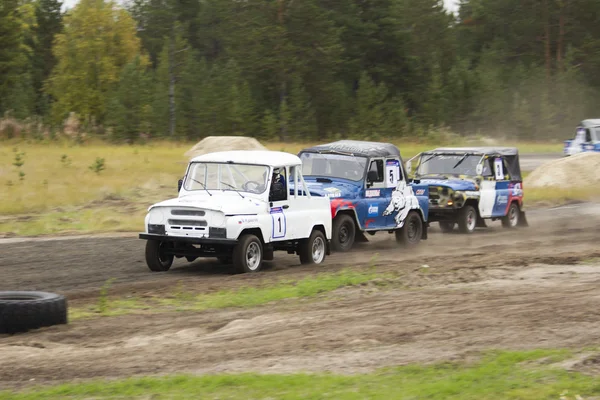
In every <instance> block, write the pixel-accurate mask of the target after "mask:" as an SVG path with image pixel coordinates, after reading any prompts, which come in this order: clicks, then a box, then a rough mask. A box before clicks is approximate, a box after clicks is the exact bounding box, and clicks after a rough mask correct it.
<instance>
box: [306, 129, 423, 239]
mask: <svg viewBox="0 0 600 400" xmlns="http://www.w3.org/2000/svg"><path fill="white" fill-rule="evenodd" d="M298 156H299V157H300V159H301V160H302V174H303V175H304V179H305V180H306V184H307V186H308V188H309V191H310V193H311V194H312V195H314V196H327V197H329V199H330V201H331V217H332V218H333V227H332V229H333V232H332V238H331V247H332V249H333V250H335V251H348V250H350V249H351V248H352V245H353V244H354V242H355V240H360V241H367V238H366V236H365V235H364V234H363V232H365V233H368V234H370V235H374V234H375V233H376V232H378V231H385V232H389V233H395V235H396V240H397V241H398V242H399V243H401V244H405V245H416V244H417V243H419V242H420V241H421V239H427V208H428V196H427V186H426V185H415V184H413V183H412V182H409V181H408V179H407V176H406V173H405V171H404V165H403V162H402V158H401V156H400V150H399V149H398V148H397V147H396V146H394V145H393V144H389V143H378V142H365V141H357V140H340V141H337V142H333V143H328V144H322V145H318V146H314V147H310V148H306V149H304V150H302V151H301V152H300V153H299V154H298Z"/></svg>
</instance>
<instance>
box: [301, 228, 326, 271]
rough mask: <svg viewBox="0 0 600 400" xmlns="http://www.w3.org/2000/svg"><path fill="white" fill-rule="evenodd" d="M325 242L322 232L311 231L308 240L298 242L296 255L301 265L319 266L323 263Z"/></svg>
mask: <svg viewBox="0 0 600 400" xmlns="http://www.w3.org/2000/svg"><path fill="white" fill-rule="evenodd" d="M326 252H327V240H326V239H325V235H323V232H321V231H319V230H316V229H315V230H313V231H312V233H311V234H310V237H309V238H308V239H304V240H302V241H301V242H300V245H299V249H298V253H299V255H300V263H301V264H321V263H322V262H323V261H325V253H326Z"/></svg>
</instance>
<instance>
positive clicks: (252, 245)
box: [233, 234, 263, 272]
mask: <svg viewBox="0 0 600 400" xmlns="http://www.w3.org/2000/svg"><path fill="white" fill-rule="evenodd" d="M262 263H263V246H262V243H261V241H260V240H259V239H258V238H257V237H256V236H254V235H251V234H247V235H244V236H242V237H240V240H239V241H238V244H237V245H236V246H235V248H234V249H233V265H234V266H235V268H236V269H237V270H238V271H239V272H258V271H260V270H261V268H262Z"/></svg>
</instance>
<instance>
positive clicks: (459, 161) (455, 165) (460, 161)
mask: <svg viewBox="0 0 600 400" xmlns="http://www.w3.org/2000/svg"><path fill="white" fill-rule="evenodd" d="M467 156H468V154H467V153H465V155H464V156H462V158H461V159H460V160H458V162H457V163H456V164H454V167H452V169H455V168H456V167H458V166H459V165H460V164H462V162H463V161H465V158H467Z"/></svg>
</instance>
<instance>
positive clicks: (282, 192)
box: [269, 166, 292, 241]
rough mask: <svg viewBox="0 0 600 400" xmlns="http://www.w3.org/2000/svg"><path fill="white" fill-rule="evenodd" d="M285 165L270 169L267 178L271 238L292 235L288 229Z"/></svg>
mask: <svg viewBox="0 0 600 400" xmlns="http://www.w3.org/2000/svg"><path fill="white" fill-rule="evenodd" d="M287 175H288V171H287V169H286V167H284V166H281V167H275V168H273V169H272V173H271V178H270V180H269V213H270V214H271V240H272V241H281V240H288V239H290V238H291V237H292V234H291V232H289V230H288V223H289V222H290V221H289V218H288V217H289V215H290V204H289V189H288V180H287Z"/></svg>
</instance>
